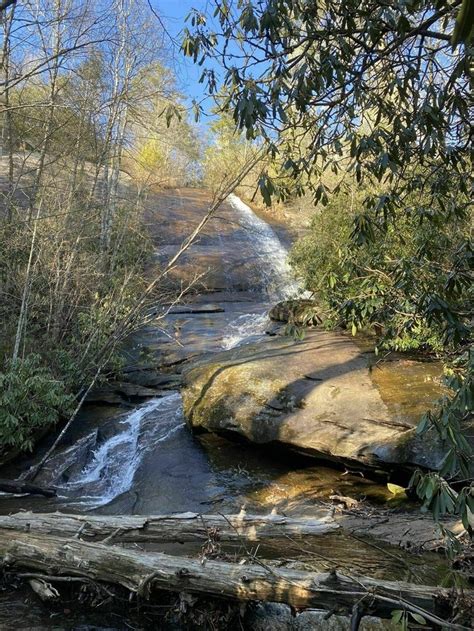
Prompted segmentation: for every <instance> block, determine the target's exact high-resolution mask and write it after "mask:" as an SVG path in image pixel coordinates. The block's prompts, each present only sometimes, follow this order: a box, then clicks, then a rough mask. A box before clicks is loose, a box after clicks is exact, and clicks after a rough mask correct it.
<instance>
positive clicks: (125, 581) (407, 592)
mask: <svg viewBox="0 0 474 631" xmlns="http://www.w3.org/2000/svg"><path fill="white" fill-rule="evenodd" d="M0 557H2V561H3V564H2V566H3V570H4V572H6V573H7V574H8V573H10V574H11V573H15V574H17V575H19V576H22V575H23V576H24V577H25V578H26V577H28V575H27V574H24V573H23V571H24V570H30V571H31V570H34V571H37V572H41V573H42V574H43V575H44V578H45V580H47V581H50V582H51V583H54V578H55V577H56V578H58V580H60V577H64V576H70V577H74V578H75V580H77V578H78V577H82V578H84V579H87V580H90V581H96V582H100V583H106V584H109V585H119V586H122V587H124V588H126V589H128V590H130V591H131V592H132V593H135V594H138V595H139V596H140V597H142V598H150V597H151V596H152V594H153V591H154V590H155V589H160V590H166V591H176V592H187V593H192V594H197V595H204V596H213V597H218V598H226V599H233V600H238V601H271V602H281V603H287V604H288V605H290V606H292V607H296V608H310V607H311V608H314V607H315V608H323V609H326V610H329V611H331V610H338V611H341V610H343V611H347V612H350V611H352V608H353V606H354V605H355V604H356V603H360V604H361V605H363V606H367V607H370V609H371V611H374V612H376V613H377V614H380V615H382V616H389V615H390V613H391V611H393V609H397V608H407V609H408V610H410V611H412V612H415V613H419V614H420V615H423V616H424V617H425V619H427V620H431V621H433V620H437V621H438V622H439V621H440V619H439V618H438V616H437V613H438V612H439V611H443V612H445V613H450V611H449V607H448V603H449V602H451V601H450V598H451V599H452V595H453V594H452V591H451V590H448V589H443V588H439V587H428V586H425V585H412V584H410V583H405V582H401V581H396V582H395V581H393V582H391V581H383V580H376V579H371V578H367V577H363V576H362V577H360V576H359V577H354V578H351V577H347V576H343V575H341V574H337V573H336V572H329V573H321V572H306V571H300V570H292V569H285V568H275V567H271V566H268V565H265V564H264V563H262V562H260V564H259V565H257V564H249V565H242V564H236V563H227V562H223V561H211V560H205V561H198V560H192V559H188V558H185V557H176V556H170V555H167V554H162V553H158V552H143V551H139V550H136V549H125V548H119V547H116V546H109V545H104V544H97V543H91V542H85V541H81V540H79V539H64V538H61V537H51V536H46V535H43V536H35V535H31V534H28V533H24V532H18V531H15V532H13V533H12V532H11V531H7V530H4V529H0ZM35 576H36V575H35ZM29 578H31V576H29ZM473 596H474V594H473V592H472V591H468V590H465V591H464V594H463V597H464V598H471V600H472V597H473ZM445 626H446V628H453V629H465V628H466V627H463V626H462V625H458V624H456V625H452V624H449V623H448V624H447V625H445Z"/></svg>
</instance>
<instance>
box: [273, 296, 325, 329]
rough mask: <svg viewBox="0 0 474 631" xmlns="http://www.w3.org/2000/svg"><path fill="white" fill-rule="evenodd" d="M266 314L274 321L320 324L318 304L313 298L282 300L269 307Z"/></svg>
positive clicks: (304, 324) (306, 324) (301, 324)
mask: <svg viewBox="0 0 474 631" xmlns="http://www.w3.org/2000/svg"><path fill="white" fill-rule="evenodd" d="M268 316H269V318H270V320H274V321H275V322H291V323H293V324H298V325H300V326H317V325H318V324H321V317H320V316H319V315H318V305H317V304H316V302H315V301H314V300H303V299H299V300H296V299H295V300H283V301H281V302H279V303H277V304H276V305H275V306H274V307H272V308H271V309H270V312H269V314H268Z"/></svg>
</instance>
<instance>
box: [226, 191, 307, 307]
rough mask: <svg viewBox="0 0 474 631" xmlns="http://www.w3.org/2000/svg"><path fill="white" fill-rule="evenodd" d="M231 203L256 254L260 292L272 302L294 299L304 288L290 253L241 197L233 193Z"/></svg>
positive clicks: (230, 198) (270, 228)
mask: <svg viewBox="0 0 474 631" xmlns="http://www.w3.org/2000/svg"><path fill="white" fill-rule="evenodd" d="M227 201H228V202H229V204H230V205H231V206H232V208H233V209H234V210H235V211H236V213H237V215H238V221H239V224H240V225H242V226H243V227H245V229H246V230H247V233H248V238H249V240H250V241H251V243H252V246H253V249H254V251H255V254H256V257H257V260H258V263H257V266H258V270H259V272H260V274H261V281H262V282H261V286H260V287H259V288H258V289H259V291H263V292H264V293H265V294H266V295H267V296H268V298H269V300H271V301H275V300H286V299H288V298H293V297H294V296H295V295H297V294H298V292H299V291H300V289H301V288H300V286H299V285H298V283H297V282H296V280H295V277H294V275H293V273H292V271H291V268H290V266H289V264H288V251H287V249H286V248H285V247H284V246H283V245H282V243H281V241H280V239H279V238H278V236H277V234H276V233H275V231H274V230H273V228H272V227H271V226H270V225H269V224H267V223H266V222H265V221H264V220H263V219H260V217H258V216H257V215H256V214H255V213H254V212H253V210H252V209H251V208H250V206H247V204H245V203H244V202H243V201H242V200H241V199H240V198H239V197H237V195H234V194H233V193H231V194H230V195H229V197H228V198H227Z"/></svg>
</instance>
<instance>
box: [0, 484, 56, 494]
mask: <svg viewBox="0 0 474 631" xmlns="http://www.w3.org/2000/svg"><path fill="white" fill-rule="evenodd" d="M0 491H3V492H4V493H15V494H23V493H27V494H28V495H43V496H44V497H55V495H56V491H55V490H54V489H51V488H47V487H43V486H38V485H37V484H31V483H30V482H26V481H25V480H0Z"/></svg>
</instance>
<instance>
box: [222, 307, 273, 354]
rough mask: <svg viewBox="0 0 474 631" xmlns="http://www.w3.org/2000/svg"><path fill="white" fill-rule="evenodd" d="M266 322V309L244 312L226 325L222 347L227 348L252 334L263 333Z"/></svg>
mask: <svg viewBox="0 0 474 631" xmlns="http://www.w3.org/2000/svg"><path fill="white" fill-rule="evenodd" d="M268 323H269V319H268V315H267V312H266V311H265V313H244V314H243V315H241V316H239V317H238V318H236V319H235V320H234V321H233V322H230V324H229V325H228V327H227V330H226V334H225V335H224V337H223V339H222V344H221V346H222V348H224V349H225V350H229V349H231V348H235V347H236V346H238V345H239V344H240V343H241V342H242V341H244V340H246V339H248V338H251V337H252V336H254V335H264V334H265V330H266V328H267V326H268Z"/></svg>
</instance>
